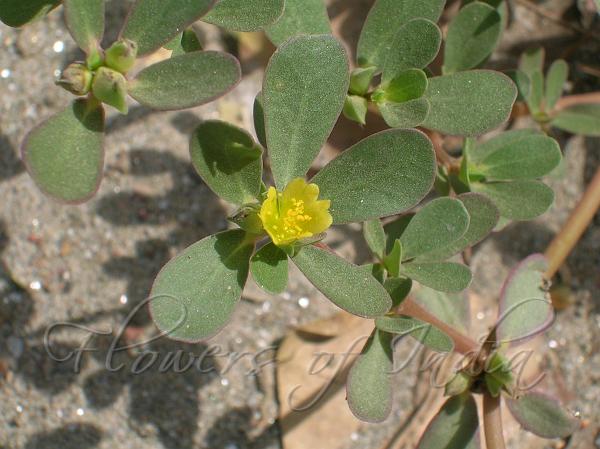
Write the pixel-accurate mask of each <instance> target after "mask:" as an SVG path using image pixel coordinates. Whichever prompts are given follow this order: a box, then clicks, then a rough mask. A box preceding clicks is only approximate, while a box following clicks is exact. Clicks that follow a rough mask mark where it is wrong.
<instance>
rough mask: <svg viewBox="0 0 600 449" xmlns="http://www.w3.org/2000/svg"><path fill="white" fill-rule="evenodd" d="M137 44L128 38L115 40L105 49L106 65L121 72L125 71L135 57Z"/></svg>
mask: <svg viewBox="0 0 600 449" xmlns="http://www.w3.org/2000/svg"><path fill="white" fill-rule="evenodd" d="M137 51H138V47H137V44H136V43H135V42H133V41H130V40H128V39H123V40H121V41H117V42H115V43H114V44H112V45H111V47H110V48H109V49H108V50H106V55H105V62H106V65H107V66H108V67H110V68H111V69H115V70H117V71H119V72H121V73H127V72H128V71H129V69H131V67H133V64H135V58H136V57H137Z"/></svg>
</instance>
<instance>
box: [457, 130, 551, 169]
mask: <svg viewBox="0 0 600 449" xmlns="http://www.w3.org/2000/svg"><path fill="white" fill-rule="evenodd" d="M542 135H544V134H543V133H541V132H540V131H537V130H535V129H532V128H525V129H514V130H511V131H504V132H502V133H500V134H498V135H497V136H495V137H493V138H491V139H489V140H486V141H485V142H481V143H478V144H476V145H475V144H474V140H473V139H469V141H472V144H470V145H465V147H464V151H465V153H466V156H467V158H468V161H469V163H470V164H474V165H477V164H480V163H481V162H482V161H483V160H485V158H487V157H488V156H489V155H490V154H493V153H495V152H496V151H499V150H501V149H502V148H509V147H511V146H512V145H513V144H515V143H518V142H519V141H521V140H523V139H526V138H528V137H531V136H542Z"/></svg>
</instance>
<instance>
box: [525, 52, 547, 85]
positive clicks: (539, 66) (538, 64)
mask: <svg viewBox="0 0 600 449" xmlns="http://www.w3.org/2000/svg"><path fill="white" fill-rule="evenodd" d="M545 56H546V52H545V51H544V49H543V48H541V47H540V48H531V49H528V50H527V51H525V52H523V54H522V55H521V59H520V61H519V69H520V70H521V71H522V72H523V73H525V74H526V75H527V76H529V78H531V77H532V75H533V74H534V73H535V72H540V73H543V72H544V58H545Z"/></svg>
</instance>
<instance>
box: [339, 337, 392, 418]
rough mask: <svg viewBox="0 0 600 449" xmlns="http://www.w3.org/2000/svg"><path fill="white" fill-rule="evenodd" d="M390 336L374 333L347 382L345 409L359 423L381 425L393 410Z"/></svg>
mask: <svg viewBox="0 0 600 449" xmlns="http://www.w3.org/2000/svg"><path fill="white" fill-rule="evenodd" d="M391 340H392V337H391V335H390V334H388V333H386V332H380V331H378V330H375V331H373V334H372V335H371V337H370V338H369V341H368V342H367V344H366V345H365V347H364V348H363V350H362V352H361V354H360V355H359V356H358V358H357V359H356V361H355V362H354V364H353V365H352V368H351V369H350V372H349V373H348V381H347V382H346V396H347V398H348V406H349V407H350V410H351V411H352V413H354V416H356V417H357V418H358V419H360V420H362V421H367V422H382V421H384V420H385V419H386V418H387V417H388V416H389V414H390V412H391V411H392V395H393V390H392V379H391V373H392V368H393V360H392V357H393V354H392V348H391Z"/></svg>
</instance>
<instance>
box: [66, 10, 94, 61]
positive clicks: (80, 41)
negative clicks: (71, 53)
mask: <svg viewBox="0 0 600 449" xmlns="http://www.w3.org/2000/svg"><path fill="white" fill-rule="evenodd" d="M63 3H64V6H65V20H66V21H67V26H68V27H69V31H70V33H71V36H73V39H75V42H77V45H79V48H81V49H82V50H83V51H84V52H86V53H87V54H90V53H92V52H94V51H97V50H98V48H99V46H100V41H102V36H103V34H104V0H64V1H63Z"/></svg>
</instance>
